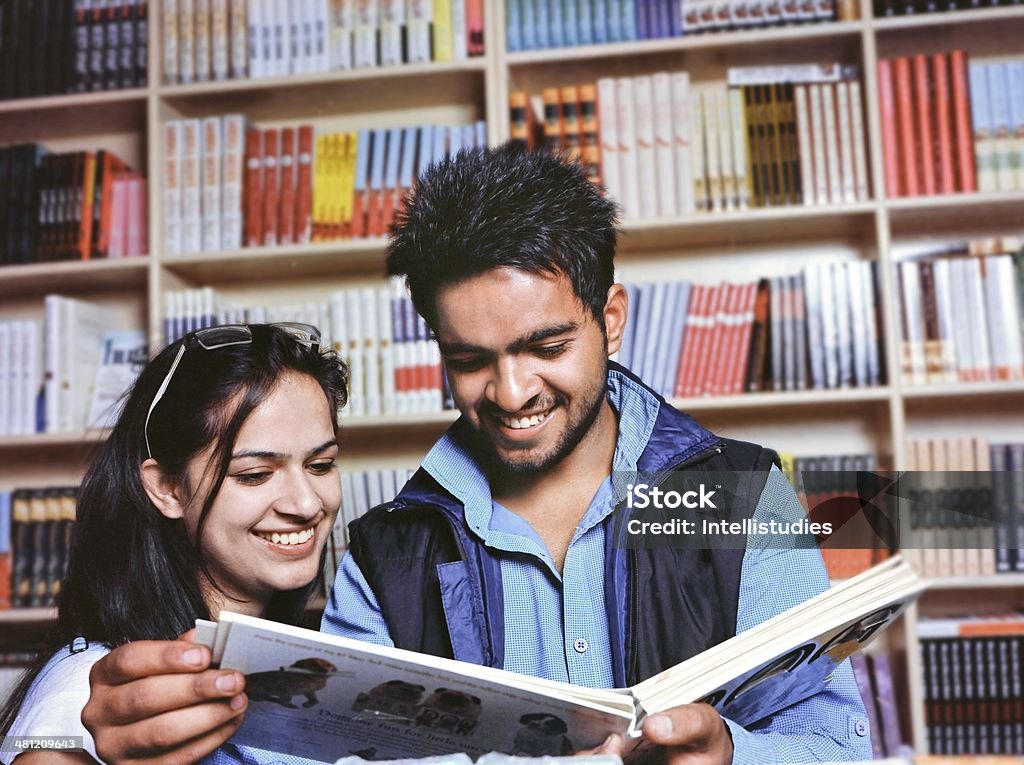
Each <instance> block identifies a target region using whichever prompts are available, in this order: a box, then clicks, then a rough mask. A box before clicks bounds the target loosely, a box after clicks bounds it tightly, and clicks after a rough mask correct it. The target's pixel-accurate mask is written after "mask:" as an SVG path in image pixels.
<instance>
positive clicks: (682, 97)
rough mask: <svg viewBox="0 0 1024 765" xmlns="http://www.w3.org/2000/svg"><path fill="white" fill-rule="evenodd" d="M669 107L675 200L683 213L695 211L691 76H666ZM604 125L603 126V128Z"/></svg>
mask: <svg viewBox="0 0 1024 765" xmlns="http://www.w3.org/2000/svg"><path fill="white" fill-rule="evenodd" d="M669 79H670V88H671V96H670V97H671V104H672V154H673V157H674V164H675V177H676V199H677V200H678V201H677V205H678V211H679V212H680V213H682V214H684V215H685V214H687V213H693V212H696V210H697V206H696V200H695V198H694V178H693V154H692V152H693V147H692V145H691V132H690V130H691V125H692V122H691V117H690V111H689V106H690V76H689V74H687V73H686V72H673V73H672V74H670V75H669ZM603 125H604V123H602V129H603Z"/></svg>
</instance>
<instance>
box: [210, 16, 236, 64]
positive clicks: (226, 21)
mask: <svg viewBox="0 0 1024 765" xmlns="http://www.w3.org/2000/svg"><path fill="white" fill-rule="evenodd" d="M229 2H230V0H209V3H210V74H211V76H212V77H213V79H215V80H226V79H227V78H228V76H229V74H230V73H231V35H230V33H229V29H230V9H229V8H228V3H229Z"/></svg>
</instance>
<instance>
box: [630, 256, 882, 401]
mask: <svg viewBox="0 0 1024 765" xmlns="http://www.w3.org/2000/svg"><path fill="white" fill-rule="evenodd" d="M875 271H876V269H875V267H874V264H872V263H868V262H857V263H825V264H818V265H814V266H809V267H808V268H806V269H805V270H804V271H803V272H802V273H800V274H796V275H792V276H777V277H771V278H765V279H760V280H758V281H757V282H748V283H745V284H733V283H730V282H722V283H720V284H717V285H699V284H690V283H689V282H659V283H657V284H643V285H635V284H628V285H626V289H627V291H628V293H629V319H628V321H627V324H626V334H625V337H624V338H623V343H622V347H621V349H620V350H619V361H620V363H622V364H623V365H624V366H627V367H629V368H630V369H632V370H633V371H634V372H636V373H637V374H638V375H639V376H640V377H641V378H642V379H644V380H646V381H647V382H648V384H650V385H651V386H652V387H653V388H654V389H655V390H656V391H658V392H659V393H661V394H662V395H663V396H666V397H673V396H676V397H695V396H709V395H733V394H738V393H743V392H754V391H787V390H807V389H814V390H832V389H837V388H851V387H858V388H860V387H872V386H875V385H879V384H880V383H881V382H882V380H883V379H884V374H883V368H882V355H881V352H880V339H879V338H880V334H881V333H880V331H879V319H878V310H879V302H878V290H877V287H876V284H875V279H876V275H875ZM666 349H667V350H666Z"/></svg>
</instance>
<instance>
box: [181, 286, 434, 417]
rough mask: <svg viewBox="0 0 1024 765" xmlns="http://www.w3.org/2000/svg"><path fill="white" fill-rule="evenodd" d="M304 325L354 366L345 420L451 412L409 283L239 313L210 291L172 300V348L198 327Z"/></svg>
mask: <svg viewBox="0 0 1024 765" xmlns="http://www.w3.org/2000/svg"><path fill="white" fill-rule="evenodd" d="M279 321H299V322H303V323H306V324H312V325H313V326H316V327H318V328H319V329H320V334H321V342H322V343H323V344H324V345H325V346H330V347H333V348H334V349H335V350H336V351H338V353H339V354H340V355H341V356H342V358H344V359H345V361H346V363H347V364H348V366H349V398H348V404H347V405H346V407H345V409H343V410H342V414H343V415H345V416H360V415H366V416H377V415H384V414H416V413H423V412H438V411H441V410H443V409H450V408H452V406H451V402H450V401H447V400H446V395H445V383H444V375H443V371H442V367H441V356H440V351H439V350H438V348H437V344H436V343H434V342H433V341H432V340H431V339H430V333H429V331H428V329H427V325H426V322H425V321H424V320H423V318H422V317H421V316H420V315H419V314H417V313H416V311H415V309H414V308H413V305H412V300H411V298H410V297H409V295H408V293H407V291H406V289H405V285H404V283H403V282H402V281H401V280H400V279H392V281H391V286H390V287H382V288H375V287H361V288H352V289H346V290H336V291H334V292H332V293H330V295H329V296H328V299H327V300H323V301H310V302H306V303H301V304H285V305H273V306H249V307H246V308H242V307H240V306H238V305H237V304H235V303H233V302H231V301H228V300H226V299H224V297H223V296H221V295H220V294H219V293H217V292H216V291H215V290H214V289H213V288H212V287H203V288H199V289H194V290H182V291H175V292H168V293H167V294H166V295H165V315H164V327H165V333H166V339H167V342H168V343H171V342H174V341H175V340H177V339H178V338H180V337H181V336H183V335H185V334H186V333H188V332H191V331H193V330H195V329H199V328H201V327H208V326H215V325H219V324H235V323H266V322H279Z"/></svg>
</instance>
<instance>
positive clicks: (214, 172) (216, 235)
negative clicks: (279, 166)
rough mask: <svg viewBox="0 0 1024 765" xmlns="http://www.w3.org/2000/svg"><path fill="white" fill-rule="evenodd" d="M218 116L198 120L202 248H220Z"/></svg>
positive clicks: (220, 141) (221, 157)
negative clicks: (200, 147)
mask: <svg viewBox="0 0 1024 765" xmlns="http://www.w3.org/2000/svg"><path fill="white" fill-rule="evenodd" d="M221 131H222V123H221V118H220V117H207V118H206V119H204V120H203V122H202V216H203V225H202V232H203V240H202V249H203V250H219V249H221V205H222V202H221V183H222V180H221V171H222V169H223V167H224V161H225V158H224V145H223V144H224V141H223V135H222V132H221Z"/></svg>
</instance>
